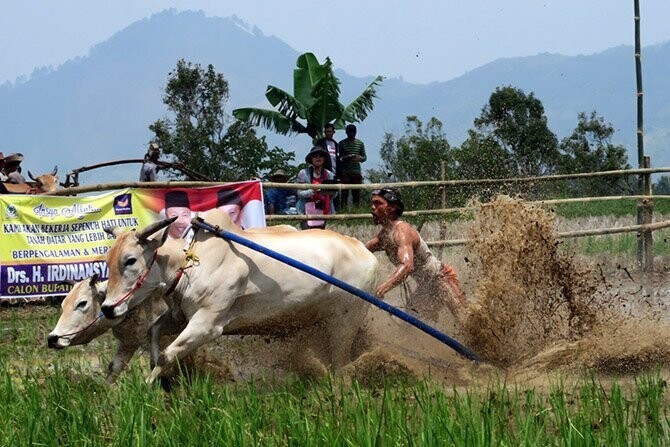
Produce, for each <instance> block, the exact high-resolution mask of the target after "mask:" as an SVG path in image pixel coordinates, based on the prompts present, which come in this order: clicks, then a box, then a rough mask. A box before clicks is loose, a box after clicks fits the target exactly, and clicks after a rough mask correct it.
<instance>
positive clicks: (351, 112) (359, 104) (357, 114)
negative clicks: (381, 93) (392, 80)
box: [341, 76, 384, 123]
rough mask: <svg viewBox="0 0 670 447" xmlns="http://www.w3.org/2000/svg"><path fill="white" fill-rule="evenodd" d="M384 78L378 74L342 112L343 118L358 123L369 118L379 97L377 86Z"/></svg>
mask: <svg viewBox="0 0 670 447" xmlns="http://www.w3.org/2000/svg"><path fill="white" fill-rule="evenodd" d="M383 80H384V77H383V76H377V77H376V78H375V79H374V81H372V82H371V83H370V85H368V86H367V87H366V89H365V90H364V91H363V93H361V94H360V95H359V96H358V98H356V99H354V100H353V101H351V103H349V105H348V106H347V107H346V108H345V109H344V111H343V112H342V117H341V120H342V121H344V122H347V123H357V122H360V121H363V120H364V119H365V118H367V116H368V113H370V112H371V111H372V109H373V108H374V99H375V98H377V87H378V86H379V85H380V84H381V83H382V81H383Z"/></svg>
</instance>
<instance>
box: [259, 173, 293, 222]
mask: <svg viewBox="0 0 670 447" xmlns="http://www.w3.org/2000/svg"><path fill="white" fill-rule="evenodd" d="M269 180H270V181H271V182H272V183H286V182H288V177H287V176H286V173H285V172H284V171H283V170H282V169H277V170H276V171H275V172H274V173H273V174H272V175H271V176H270V178H269ZM292 194H294V193H293V191H292V190H290V189H286V188H278V187H273V188H268V189H267V190H265V212H266V213H267V214H287V213H288V196H290V195H292Z"/></svg>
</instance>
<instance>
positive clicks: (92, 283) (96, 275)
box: [88, 273, 98, 287]
mask: <svg viewBox="0 0 670 447" xmlns="http://www.w3.org/2000/svg"><path fill="white" fill-rule="evenodd" d="M96 282H98V274H97V273H94V274H93V276H91V279H90V280H89V282H88V285H89V286H91V287H95V283H96Z"/></svg>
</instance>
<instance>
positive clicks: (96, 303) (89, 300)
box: [47, 274, 114, 349]
mask: <svg viewBox="0 0 670 447" xmlns="http://www.w3.org/2000/svg"><path fill="white" fill-rule="evenodd" d="M106 287H107V282H106V281H103V282H100V281H98V275H97V274H95V275H93V276H92V277H91V278H90V279H86V280H83V281H79V282H78V283H76V284H73V287H72V289H71V290H70V293H68V294H67V296H66V297H65V299H63V302H62V303H61V309H62V311H61V316H60V318H59V319H58V323H56V327H55V328H54V330H53V331H51V333H50V334H49V337H48V338H47V342H48V345H49V347H50V348H53V349H63V348H66V347H68V346H74V345H83V344H86V343H88V342H90V341H91V340H93V339H94V338H95V337H97V336H99V335H101V334H102V333H104V332H105V331H107V330H108V329H109V328H111V327H112V326H113V324H114V323H112V322H110V321H109V320H107V319H106V318H99V315H100V306H101V305H102V302H103V301H104V300H105V290H106Z"/></svg>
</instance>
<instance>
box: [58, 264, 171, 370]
mask: <svg viewBox="0 0 670 447" xmlns="http://www.w3.org/2000/svg"><path fill="white" fill-rule="evenodd" d="M106 288H107V281H98V280H97V275H94V276H93V277H92V278H90V279H86V280H83V281H79V282H78V283H76V284H75V285H74V286H73V287H72V289H71V290H70V293H68V294H67V296H66V297H65V298H64V299H63V302H62V303H61V311H62V312H61V316H60V318H59V319H58V323H56V327H55V328H54V329H53V330H52V331H51V333H50V334H49V336H48V338H47V342H48V345H49V347H50V348H52V349H64V348H67V347H68V346H76V345H84V344H87V343H89V342H91V341H92V340H93V339H95V338H96V337H99V336H100V335H102V334H104V333H105V332H107V331H108V330H109V329H111V330H112V334H113V335H114V338H116V340H117V345H116V353H115V354H114V358H113V359H112V361H111V362H110V363H109V366H108V368H107V378H106V380H107V383H112V382H114V381H115V380H116V378H117V377H118V375H119V373H120V372H121V371H122V370H123V369H124V368H125V367H126V365H127V364H128V362H129V361H130V359H131V358H132V357H133V355H134V354H135V352H137V350H138V349H139V348H140V347H141V346H148V345H149V338H148V337H149V329H150V327H151V325H152V324H153V322H154V321H155V320H156V318H158V317H159V316H160V315H161V314H162V313H163V312H165V310H167V305H166V304H165V302H164V301H163V299H162V296H161V294H160V293H155V294H154V296H153V297H152V298H151V299H148V300H146V301H144V302H143V303H142V304H141V305H139V306H138V307H136V308H135V309H133V310H132V311H131V312H128V314H126V315H125V316H124V317H123V318H116V319H114V320H110V319H108V318H104V317H102V318H101V317H100V310H101V305H102V303H103V301H104V299H105V293H106Z"/></svg>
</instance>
